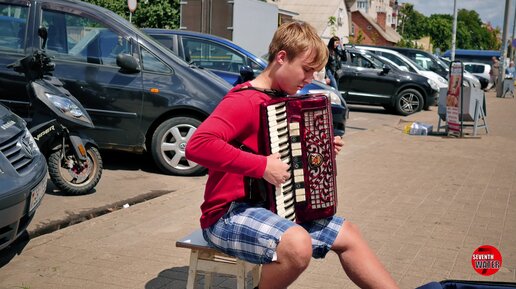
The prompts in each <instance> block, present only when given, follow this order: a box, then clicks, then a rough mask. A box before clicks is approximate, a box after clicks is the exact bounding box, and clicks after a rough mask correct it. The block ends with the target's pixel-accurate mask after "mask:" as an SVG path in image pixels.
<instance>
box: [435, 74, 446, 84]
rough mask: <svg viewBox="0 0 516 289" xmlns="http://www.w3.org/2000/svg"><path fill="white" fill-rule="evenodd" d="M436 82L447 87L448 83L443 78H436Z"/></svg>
mask: <svg viewBox="0 0 516 289" xmlns="http://www.w3.org/2000/svg"><path fill="white" fill-rule="evenodd" d="M437 80H439V82H440V83H442V84H446V85H448V81H447V80H446V79H444V77H440V76H439V77H438V78H437Z"/></svg>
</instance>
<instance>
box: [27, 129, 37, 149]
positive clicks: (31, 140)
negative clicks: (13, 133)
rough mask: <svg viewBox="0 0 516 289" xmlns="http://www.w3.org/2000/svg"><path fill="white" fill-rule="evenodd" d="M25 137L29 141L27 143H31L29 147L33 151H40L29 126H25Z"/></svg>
mask: <svg viewBox="0 0 516 289" xmlns="http://www.w3.org/2000/svg"><path fill="white" fill-rule="evenodd" d="M23 139H24V140H25V141H26V142H27V144H28V145H29V149H30V150H31V151H32V152H39V148H38V144H37V143H36V140H34V137H32V134H31V133H30V131H29V130H28V129H27V128H25V135H24V136H23Z"/></svg>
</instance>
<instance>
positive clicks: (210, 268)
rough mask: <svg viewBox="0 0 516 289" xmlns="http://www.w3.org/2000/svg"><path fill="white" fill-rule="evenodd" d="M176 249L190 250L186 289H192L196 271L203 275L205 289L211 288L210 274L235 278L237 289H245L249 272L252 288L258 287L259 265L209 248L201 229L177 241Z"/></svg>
mask: <svg viewBox="0 0 516 289" xmlns="http://www.w3.org/2000/svg"><path fill="white" fill-rule="evenodd" d="M176 247H181V248H187V249H190V250H191V252H190V265H189V268H188V281H187V282H186V289H194V286H195V277H196V276H197V272H198V271H202V273H203V274H204V275H205V282H204V288H205V289H209V288H210V286H211V279H212V273H219V274H226V275H233V276H236V281H237V289H245V285H246V284H247V282H246V281H247V275H248V273H249V272H252V278H253V280H252V282H253V288H254V287H256V286H258V281H259V280H260V265H256V264H251V263H248V262H245V261H242V260H240V259H237V258H234V257H231V256H228V255H226V254H224V253H221V252H220V251H218V250H216V249H213V248H211V247H209V245H208V243H206V241H205V240H204V238H203V236H202V231H201V229H197V230H195V231H194V232H193V233H191V234H189V235H188V236H186V237H183V238H181V239H180V240H178V241H177V242H176ZM200 273H201V272H200Z"/></svg>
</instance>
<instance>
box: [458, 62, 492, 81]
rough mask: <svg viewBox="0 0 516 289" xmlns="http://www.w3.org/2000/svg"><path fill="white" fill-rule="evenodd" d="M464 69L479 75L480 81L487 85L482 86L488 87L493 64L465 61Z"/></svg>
mask: <svg viewBox="0 0 516 289" xmlns="http://www.w3.org/2000/svg"><path fill="white" fill-rule="evenodd" d="M464 69H465V70H466V71H467V72H469V73H471V74H473V75H475V76H476V77H478V79H479V80H480V83H484V82H487V83H485V86H484V85H482V87H488V86H489V84H490V82H491V75H490V74H489V73H490V72H491V65H490V64H486V63H481V62H464Z"/></svg>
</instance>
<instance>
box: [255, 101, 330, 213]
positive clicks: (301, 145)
mask: <svg viewBox="0 0 516 289" xmlns="http://www.w3.org/2000/svg"><path fill="white" fill-rule="evenodd" d="M261 109H262V111H261V116H262V124H263V127H264V128H265V129H264V134H265V135H264V140H265V142H266V143H267V145H266V150H265V152H264V153H265V155H269V154H271V153H280V154H281V159H282V160H283V161H284V162H285V163H287V164H289V165H290V178H289V179H288V180H287V181H286V182H285V183H283V184H282V185H281V186H279V187H274V186H273V185H270V184H268V183H267V184H268V185H267V186H266V187H267V188H266V191H267V192H266V203H267V206H268V209H269V210H271V211H273V212H275V213H276V214H278V215H280V216H282V217H285V218H287V219H290V220H292V221H295V222H297V223H302V222H306V221H311V220H316V219H321V218H325V217H330V216H333V215H334V214H335V212H336V210H337V184H336V164H335V151H334V145H333V127H332V123H333V122H332V114H331V106H330V101H329V99H328V97H327V96H326V95H324V94H314V95H304V96H293V97H279V98H273V99H272V100H270V101H269V102H267V103H264V104H262V108H261Z"/></svg>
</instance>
